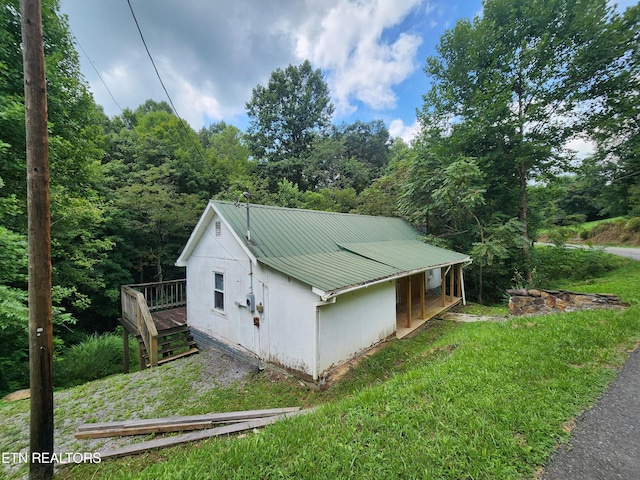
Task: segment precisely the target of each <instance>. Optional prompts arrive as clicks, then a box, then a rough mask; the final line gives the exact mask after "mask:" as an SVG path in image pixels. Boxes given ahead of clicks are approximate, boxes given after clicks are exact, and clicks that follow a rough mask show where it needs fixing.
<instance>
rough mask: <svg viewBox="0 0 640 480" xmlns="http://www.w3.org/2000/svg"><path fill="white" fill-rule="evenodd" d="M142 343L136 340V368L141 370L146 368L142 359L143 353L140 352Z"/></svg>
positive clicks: (145, 363)
mask: <svg viewBox="0 0 640 480" xmlns="http://www.w3.org/2000/svg"><path fill="white" fill-rule="evenodd" d="M142 345H143V344H142V343H141V342H140V341H138V370H140V371H142V370H144V369H145V368H147V362H145V360H144V354H143V353H142Z"/></svg>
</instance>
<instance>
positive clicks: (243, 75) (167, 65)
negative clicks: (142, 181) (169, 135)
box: [61, 0, 635, 139]
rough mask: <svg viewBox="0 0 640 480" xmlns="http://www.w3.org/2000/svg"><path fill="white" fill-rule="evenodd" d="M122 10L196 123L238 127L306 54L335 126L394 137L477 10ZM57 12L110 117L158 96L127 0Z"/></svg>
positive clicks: (70, 0)
mask: <svg viewBox="0 0 640 480" xmlns="http://www.w3.org/2000/svg"><path fill="white" fill-rule="evenodd" d="M523 1H524V0H523ZM619 3H620V4H621V6H622V7H623V6H625V5H631V4H634V3H635V2H633V1H632V0H621V1H620V2H619ZM131 5H132V6H133V9H134V11H135V13H136V16H137V18H138V22H139V24H140V27H141V29H142V32H143V34H144V36H145V40H146V42H147V45H148V47H149V49H150V51H151V54H152V55H153V58H154V60H155V63H156V66H157V67H158V70H159V72H160V75H161V76H162V79H163V82H164V83H165V86H166V87H167V90H168V91H169V94H170V95H171V98H172V99H173V102H174V104H175V106H176V108H177V111H178V113H179V114H180V116H182V117H183V118H184V119H186V120H187V121H188V122H189V123H190V124H191V126H192V127H193V128H195V129H199V128H200V127H202V126H203V125H206V124H208V123H210V122H211V121H218V120H224V121H225V122H227V123H230V124H233V125H236V126H237V127H239V128H241V129H243V130H244V129H245V128H246V126H247V117H246V114H245V108H244V105H245V103H246V102H247V101H248V100H249V99H250V98H251V90H252V89H253V88H254V87H255V86H256V85H258V84H262V85H266V83H267V82H268V79H269V75H270V74H271V72H272V71H273V70H275V69H276V68H285V67H286V66H287V65H289V64H293V65H299V64H301V63H302V62H303V61H304V60H305V59H308V60H310V61H311V63H312V64H313V65H314V67H316V68H321V69H322V71H323V72H324V74H325V79H326V81H327V83H328V84H329V88H330V90H331V94H332V100H333V103H334V104H335V106H336V113H335V115H334V119H333V121H334V123H342V122H353V121H355V120H363V121H369V120H372V119H382V120H383V121H384V122H385V124H386V125H387V127H388V128H389V130H390V132H391V134H392V136H401V137H403V138H405V139H409V138H410V137H411V135H412V132H413V131H414V129H415V121H416V114H415V111H416V108H419V107H420V106H421V105H422V95H423V94H424V93H426V92H427V91H428V88H429V83H428V78H427V77H426V75H425V74H424V71H423V67H424V65H425V60H426V58H427V57H428V56H430V55H434V54H435V53H436V52H435V46H436V45H437V44H438V42H439V39H440V37H441V35H442V34H443V33H444V32H445V31H446V30H447V29H449V28H452V27H453V26H454V25H455V23H456V22H457V21H458V20H459V19H461V18H469V19H470V18H473V17H474V16H475V15H477V14H481V12H482V4H481V1H480V0H322V1H320V0H260V1H257V0H234V1H217V2H212V1H210V0H187V1H185V0H153V1H150V0H131ZM61 10H62V13H64V14H66V15H68V19H69V25H70V27H71V30H72V32H73V34H74V35H75V37H76V39H77V41H78V45H79V48H78V50H79V53H80V58H81V68H82V72H83V74H84V76H85V78H86V80H87V81H88V83H89V85H90V88H91V90H92V92H93V94H94V97H95V99H96V101H97V102H98V103H99V104H100V105H102V106H103V107H104V109H105V112H106V113H107V114H108V115H110V116H112V115H117V114H119V113H120V107H122V108H126V107H128V108H132V109H135V108H136V107H137V106H138V105H140V104H141V103H143V102H144V101H145V100H146V99H148V98H152V99H154V100H158V101H160V100H166V96H165V94H164V92H163V90H162V87H161V85H160V82H159V81H158V79H157V77H156V75H155V72H154V70H153V66H152V65H151V63H150V61H149V59H148V57H147V54H146V52H145V50H144V46H143V44H142V41H141V39H140V37H139V34H138V31H137V29H136V26H135V23H134V21H133V18H132V16H131V12H130V11H129V6H128V5H127V1H126V0H118V1H114V0H90V1H87V0H62V2H61ZM80 47H81V48H80ZM83 51H84V52H83ZM85 52H86V54H85ZM92 64H93V65H92ZM96 71H97V72H99V74H100V77H102V80H100V78H99V76H98V75H97V73H96ZM103 82H104V84H106V86H107V87H108V89H109V90H110V91H111V95H113V97H114V98H115V100H116V102H117V103H118V104H119V106H120V107H118V106H117V105H116V103H115V102H114V101H113V100H112V98H111V95H110V94H109V92H108V91H107V89H106V88H105V85H104V84H103Z"/></svg>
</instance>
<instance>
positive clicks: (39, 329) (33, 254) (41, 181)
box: [20, 0, 53, 480]
mask: <svg viewBox="0 0 640 480" xmlns="http://www.w3.org/2000/svg"><path fill="white" fill-rule="evenodd" d="M20 14H21V19H22V51H23V68H24V106H25V126H26V139H27V212H28V217H29V220H28V240H29V372H30V383H31V400H30V401H31V425H30V446H29V450H30V461H31V463H30V466H29V478H30V479H31V480H40V479H50V478H52V477H53V463H52V460H51V457H52V454H53V327H52V321H51V318H52V307H51V213H50V200H49V139H48V136H47V89H46V82H45V65H44V39H43V34H42V5H41V0H20Z"/></svg>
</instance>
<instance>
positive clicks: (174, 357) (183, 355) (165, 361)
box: [158, 347, 200, 365]
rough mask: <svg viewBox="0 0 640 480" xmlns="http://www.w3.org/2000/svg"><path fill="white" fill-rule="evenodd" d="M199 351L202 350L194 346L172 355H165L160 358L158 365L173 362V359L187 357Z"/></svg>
mask: <svg viewBox="0 0 640 480" xmlns="http://www.w3.org/2000/svg"><path fill="white" fill-rule="evenodd" d="M198 352H200V350H198V349H197V348H196V347H193V348H190V349H189V350H187V351H186V352H181V353H177V354H175V355H171V356H170V357H165V358H163V359H161V360H158V365H163V364H165V363H167V362H172V361H173V360H177V359H179V358H182V357H187V356H189V355H193V354H194V353H198Z"/></svg>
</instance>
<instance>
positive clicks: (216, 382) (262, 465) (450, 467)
mask: <svg viewBox="0 0 640 480" xmlns="http://www.w3.org/2000/svg"><path fill="white" fill-rule="evenodd" d="M558 287H563V288H569V289H573V290H580V291H588V292H601V291H606V292H611V293H616V294H618V295H619V296H620V297H621V298H622V299H623V300H625V301H627V302H630V303H631V304H632V306H631V308H629V309H627V310H624V311H597V312H596V311H592V312H576V313H571V314H559V315H551V316H546V317H528V318H526V319H523V318H514V319H510V320H507V321H504V322H484V323H471V324H469V323H454V322H449V321H444V320H435V321H432V322H429V324H427V327H426V328H425V329H423V330H422V331H420V332H419V333H418V334H417V335H415V336H413V337H411V338H409V339H407V340H402V341H392V342H388V343H386V344H385V345H384V346H383V347H382V348H381V349H379V350H378V351H377V352H376V353H374V354H372V355H371V356H369V357H366V358H363V359H362V361H361V363H360V365H358V367H357V368H353V369H351V370H349V372H347V374H346V375H345V377H343V379H341V380H340V381H338V382H336V383H334V384H333V385H331V386H330V387H329V388H327V389H326V390H323V391H315V390H310V389H308V388H307V387H306V386H305V385H303V384H301V383H299V382H297V381H295V380H293V379H290V378H285V377H282V376H280V375H277V374H274V373H273V372H271V371H269V370H264V371H262V372H256V371H255V370H254V371H251V369H249V370H245V369H243V368H242V367H241V365H239V364H236V363H233V362H230V363H229V359H226V360H224V361H225V362H226V367H227V368H225V369H218V368H217V367H215V365H219V363H218V360H219V359H218V360H216V359H215V358H211V357H210V358H207V357H206V355H207V354H205V355H203V354H201V355H198V356H195V357H190V358H187V359H183V360H180V361H177V362H174V363H173V364H167V365H165V366H163V367H160V368H157V369H153V370H147V371H143V372H137V373H134V374H130V375H115V376H112V377H109V378H106V379H102V380H99V381H95V382H91V383H88V384H85V385H83V386H80V387H76V388H73V389H69V390H65V391H61V392H58V393H57V394H56V429H57V430H56V435H57V436H56V445H57V447H56V450H58V449H71V451H92V450H93V449H94V448H100V447H101V445H99V444H98V442H97V441H84V440H80V441H76V440H75V439H73V432H74V430H75V427H76V426H77V425H78V424H80V423H84V422H92V421H100V420H117V419H123V418H156V417H158V416H169V415H190V414H201V413H207V412H221V411H232V410H246V409H258V408H269V407H284V406H302V407H307V406H316V405H317V406H322V408H319V409H317V410H316V411H315V412H314V413H312V414H309V415H307V416H305V417H304V418H295V419H291V420H288V421H286V422H282V423H280V424H276V425H273V426H271V427H269V428H267V429H265V430H261V431H257V432H255V433H249V434H246V435H241V436H235V437H229V438H219V439H215V440H208V441H203V442H200V443H198V444H195V445H193V444H189V445H183V446H180V447H175V448H170V449H164V450H157V451H155V452H153V453H150V454H147V455H140V456H137V457H130V458H123V459H118V460H105V461H104V462H102V463H100V464H94V465H82V466H75V467H72V468H70V469H69V468H66V467H65V468H60V469H58V473H57V478H61V479H77V478H102V479H106V478H109V479H110V478H122V479H125V478H126V479H133V478H135V479H138V478H140V479H143V478H144V479H152V478H154V479H155V478H163V479H171V478H176V479H177V478H331V479H334V478H343V477H345V476H352V477H356V478H389V477H391V476H400V477H404V478H415V477H420V476H424V477H429V478H451V479H454V478H461V477H473V478H502V479H509V478H514V479H515V478H533V477H534V475H535V474H536V472H539V471H540V469H541V467H542V466H544V465H545V463H546V462H547V459H548V457H549V455H550V454H551V453H552V452H553V451H554V449H555V448H556V446H557V444H558V442H563V441H566V440H567V438H568V435H569V433H570V431H571V425H573V424H574V422H573V420H574V418H575V417H577V416H578V415H579V414H580V412H581V411H582V410H583V409H585V408H587V407H588V406H589V405H591V404H592V403H593V402H594V401H595V400H596V399H597V398H598V397H599V395H600V394H601V393H602V392H603V391H604V389H605V388H606V386H607V385H608V383H609V382H610V381H611V380H612V379H613V378H614V376H615V369H616V368H617V367H619V366H620V365H621V364H622V363H623V362H624V360H625V359H626V358H627V355H628V353H627V352H628V351H630V350H631V349H633V348H634V347H635V346H636V345H637V342H638V339H639V338H640V310H639V308H640V307H639V306H638V303H639V300H640V298H639V297H638V292H639V291H640V263H637V262H630V261H626V262H625V264H624V266H622V267H621V268H619V269H617V270H615V271H612V272H610V273H608V274H607V275H606V276H604V277H602V278H600V279H597V280H594V279H588V280H585V281H580V282H574V283H572V284H563V285H558ZM27 417H28V402H24V401H22V402H16V403H12V404H5V403H4V402H2V403H0V425H1V426H0V434H1V435H0V438H1V442H0V443H1V445H0V447H1V448H2V450H3V451H7V452H17V451H21V450H23V449H25V448H26V445H27V437H28V431H27V428H26V425H27ZM120 441H122V442H132V441H139V440H138V439H132V438H124V439H121V440H120ZM90 442H93V443H90ZM102 446H104V445H102ZM213 459H215V461H213ZM3 467H4V468H5V469H6V468H7V466H6V465H4V466H3ZM18 467H20V468H21V469H20V470H19V471H16V470H13V472H12V473H11V474H12V475H13V476H14V477H15V478H19V477H20V475H22V474H24V473H26V467H25V466H24V465H22V466H18ZM5 473H9V472H7V471H6V470H5Z"/></svg>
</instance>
